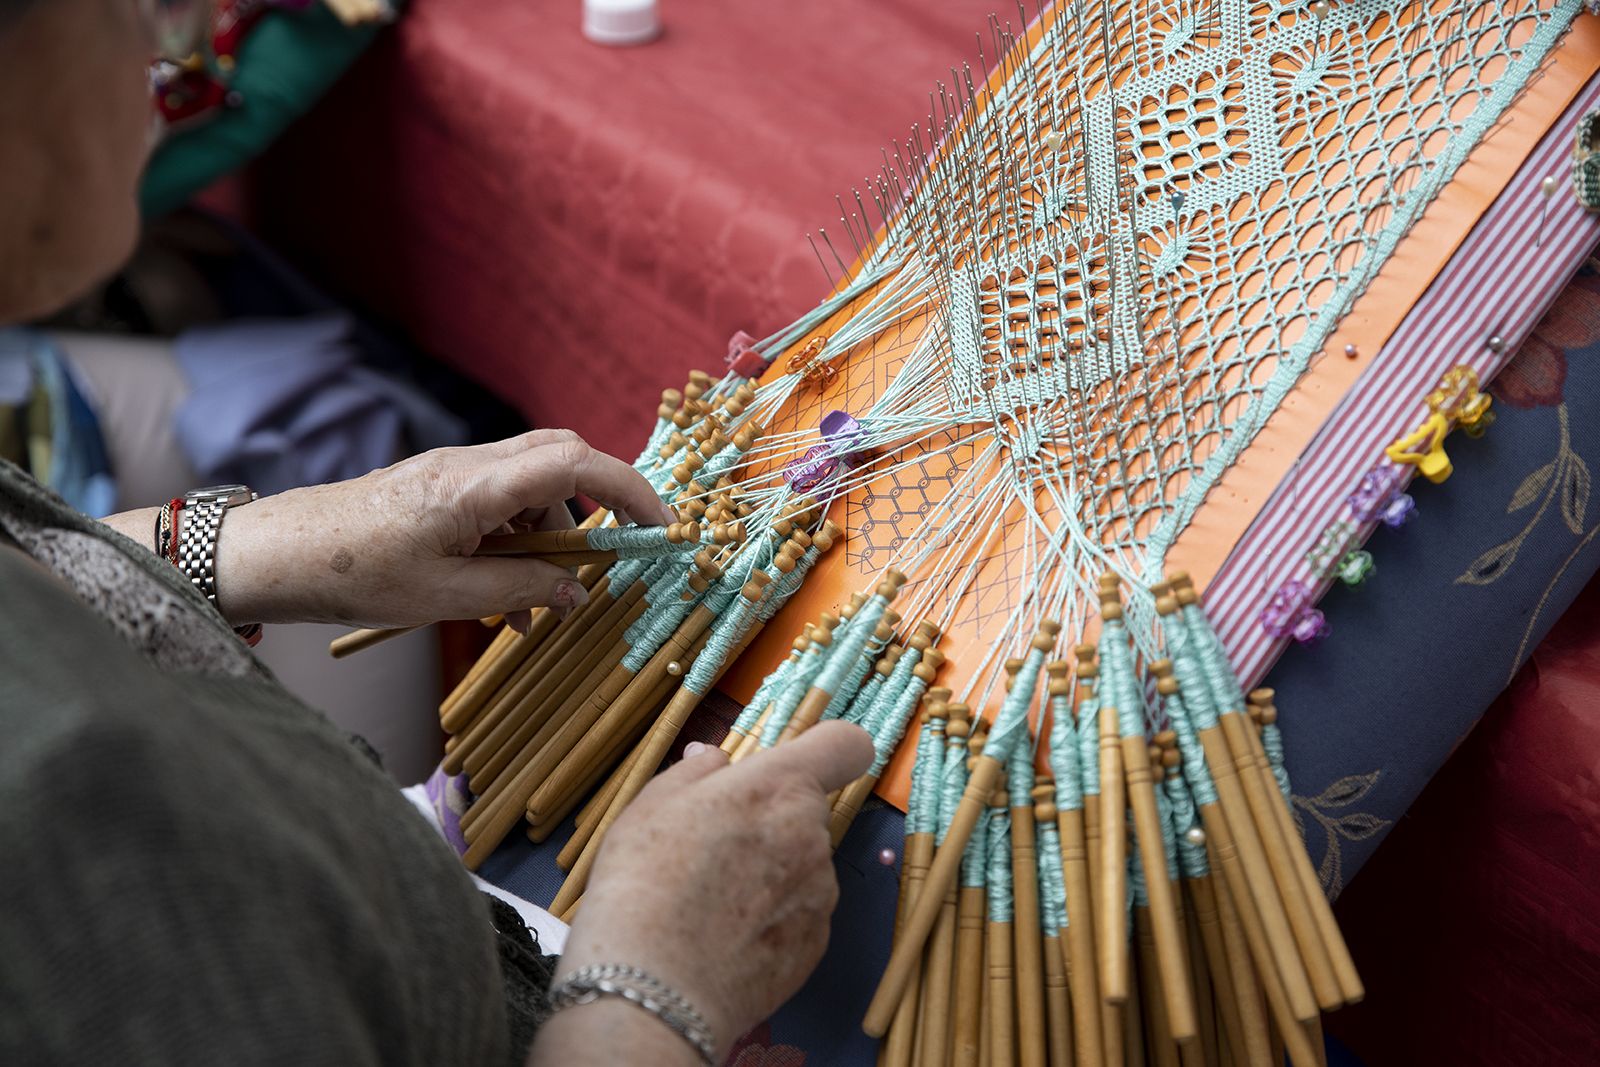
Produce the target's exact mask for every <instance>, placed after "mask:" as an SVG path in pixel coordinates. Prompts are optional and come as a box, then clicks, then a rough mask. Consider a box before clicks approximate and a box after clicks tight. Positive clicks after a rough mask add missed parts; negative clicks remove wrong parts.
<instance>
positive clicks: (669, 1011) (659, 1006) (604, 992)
mask: <svg viewBox="0 0 1600 1067" xmlns="http://www.w3.org/2000/svg"><path fill="white" fill-rule="evenodd" d="M548 996H549V1001H550V1009H551V1010H552V1011H560V1010H561V1009H562V1008H570V1007H572V1006H573V1005H574V1004H592V1003H594V1002H595V1001H597V1000H599V999H600V998H601V997H621V998H622V999H623V1000H626V1001H627V1002H628V1003H630V1004H634V1005H637V1006H638V1007H641V1008H643V1009H644V1010H645V1011H647V1012H649V1013H650V1014H651V1015H654V1016H655V1017H656V1018H657V1019H660V1020H661V1021H662V1022H663V1023H665V1024H666V1025H667V1026H668V1027H670V1028H671V1029H672V1032H673V1033H675V1034H677V1035H678V1036H679V1037H681V1038H683V1039H684V1040H685V1041H687V1042H689V1044H690V1045H692V1046H694V1050H695V1051H696V1052H698V1053H700V1059H701V1060H702V1061H703V1062H704V1063H706V1064H707V1065H708V1067H716V1062H717V1058H716V1049H717V1046H716V1044H715V1043H714V1042H712V1040H711V1027H709V1026H708V1025H706V1020H705V1017H704V1016H702V1015H701V1014H700V1013H699V1012H698V1011H695V1009H694V1007H693V1006H692V1005H691V1004H690V1003H689V1002H688V1001H687V1000H684V999H683V997H682V996H680V995H679V994H678V993H677V992H675V991H674V990H673V989H672V988H671V987H669V986H668V985H666V984H665V983H663V982H662V981H661V980H660V979H659V978H656V977H655V976H654V975H651V974H649V973H648V972H645V971H641V970H640V969H639V968H637V967H630V966H628V965H627V964H625V963H593V964H590V965H589V966H587V967H580V968H579V969H578V970H576V971H573V972H572V973H571V974H569V975H567V976H566V977H565V978H563V979H562V980H561V981H559V982H557V983H555V984H554V985H552V986H551V987H550V992H549V994H548Z"/></svg>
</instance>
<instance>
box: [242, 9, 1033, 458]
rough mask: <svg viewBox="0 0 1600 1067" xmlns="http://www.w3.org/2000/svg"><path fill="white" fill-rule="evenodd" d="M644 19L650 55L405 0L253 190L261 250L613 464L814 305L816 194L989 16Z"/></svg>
mask: <svg viewBox="0 0 1600 1067" xmlns="http://www.w3.org/2000/svg"><path fill="white" fill-rule="evenodd" d="M662 7H663V10H664V20H665V23H666V27H667V31H666V34H665V36H664V37H663V38H662V39H661V40H659V41H658V42H656V43H654V44H651V45H648V46H645V47H642V48H625V49H613V48H602V47H598V46H595V45H591V44H589V43H587V42H586V41H585V40H584V39H583V38H582V36H581V35H580V33H579V11H580V4H579V2H578V0H562V2H560V3H552V2H541V3H494V4H484V3H479V2H474V0H415V2H414V3H413V5H412V8H411V11H410V12H409V14H408V15H407V16H406V18H405V19H404V20H402V22H401V24H400V25H399V26H398V27H397V28H396V29H395V31H394V32H393V33H392V34H391V35H389V36H388V38H387V39H386V40H384V41H383V42H381V43H380V44H379V46H378V47H377V48H376V49H375V51H374V53H373V54H372V55H370V56H368V57H367V58H366V59H365V60H364V61H363V62H362V63H361V64H360V65H359V66H358V67H357V68H356V70H355V71H353V72H352V74H351V75H350V76H349V77H347V78H346V79H345V80H344V82H343V83H342V84H341V85H340V86H339V88H338V89H337V90H336V91H335V92H334V93H333V94H332V95H331V96H330V98H329V99H328V100H327V101H326V102H325V103H324V104H323V105H322V106H321V107H319V108H318V109H317V111H316V112H315V114H314V115H313V116H311V117H310V118H309V119H308V120H306V121H304V122H303V123H301V124H300V125H299V126H298V127H296V129H295V130H294V131H292V133H291V134H290V135H289V136H288V137H287V138H286V139H285V141H284V142H283V143H282V144H281V145H280V146H279V147H278V148H277V149H275V150H274V151H273V152H272V153H271V155H270V156H269V158H268V159H267V161H266V162H265V163H264V164H263V166H262V167H261V168H260V169H259V170H258V171H257V174H256V178H257V183H256V185H255V197H254V199H255V205H254V206H255V210H256V218H257V222H258V224H259V225H260V227H261V229H262V230H263V232H264V235H265V236H266V237H267V238H268V239H269V240H270V241H272V242H273V243H274V244H276V245H278V246H280V247H281V248H283V249H285V250H286V251H288V252H289V253H290V254H291V255H292V257H293V258H295V259H296V260H298V261H299V263H300V264H301V265H302V266H303V267H305V268H306V269H307V270H308V271H309V272H310V273H311V274H312V275H313V276H315V277H317V278H319V279H320V280H322V281H323V282H325V283H329V284H330V285H331V287H332V288H333V289H334V291H335V292H336V293H338V294H339V295H341V296H344V297H346V298H349V299H351V300H353V301H354V302H355V303H357V304H358V305H361V306H363V307H365V308H367V309H368V310H371V311H374V312H376V313H377V314H378V315H379V316H380V317H387V318H389V319H391V320H393V321H394V322H395V323H397V324H398V325H400V326H402V327H404V328H405V329H407V330H408V331H409V332H410V333H411V334H412V336H413V337H414V338H415V339H416V340H417V341H418V342H420V343H421V344H422V345H423V346H424V347H425V348H427V349H428V350H430V351H432V352H434V353H435V354H437V355H439V356H440V357H442V358H443V359H445V360H447V361H449V362H451V363H453V364H455V365H456V366H458V367H459V368H461V369H463V370H464V371H466V372H467V373H469V374H470V375H472V376H473V377H475V378H477V379H478V380H480V381H482V382H484V383H485V384H487V385H489V386H490V387H491V388H492V389H494V390H495V391H497V392H498V393H499V394H501V395H502V396H504V397H505V398H507V399H508V400H510V401H511V402H512V403H514V404H515V405H516V406H517V407H519V408H520V409H521V410H522V411H523V412H524V413H525V414H526V415H527V416H528V418H529V419H530V420H532V421H533V422H534V423H535V424H536V425H541V426H569V427H572V428H573V429H576V430H578V431H579V432H581V433H583V434H584V435H585V436H586V437H588V438H589V439H590V440H591V442H593V443H594V444H596V445H598V446H600V447H604V448H607V449H609V450H612V451H616V452H620V453H627V454H629V455H630V458H631V454H632V453H636V452H637V450H638V448H639V446H640V444H641V440H642V436H643V434H644V432H645V430H646V429H647V428H648V426H649V425H650V422H651V420H652V418H653V416H654V410H655V406H656V404H657V403H659V397H660V391H661V389H663V388H665V387H668V386H676V385H681V384H682V382H683V380H684V377H685V375H686V372H687V371H688V369H689V368H690V367H695V366H703V367H707V368H708V369H714V370H720V365H721V363H720V361H721V355H722V353H723V352H724V351H725V349H726V343H727V338H728V336H729V335H730V334H731V333H732V332H733V331H734V330H736V329H745V330H748V331H750V332H751V333H754V334H756V335H757V336H760V335H762V334H764V333H765V332H769V331H771V330H773V329H776V328H777V327H779V326H781V325H783V324H785V323H787V322H789V321H791V320H792V319H793V318H795V317H796V316H797V315H798V314H800V313H801V312H803V311H804V310H805V309H806V308H807V307H809V306H811V305H813V304H815V303H816V302H817V300H818V299H820V298H821V297H822V296H823V295H824V293H825V292H826V291H827V288H828V281H827V279H826V277H825V276H824V274H823V270H822V268H821V267H820V266H819V265H818V263H817V260H816V257H815V256H814V255H813V254H812V251H811V248H810V246H809V245H807V243H806V240H805V234H806V233H807V232H808V231H810V232H815V229H816V227H817V225H818V224H821V225H823V226H826V227H827V229H828V231H829V233H830V235H832V236H833V239H834V242H835V246H836V247H838V246H839V244H840V242H841V241H842V242H843V244H844V247H840V248H839V252H840V255H842V256H844V257H845V258H846V259H848V258H850V256H851V255H852V250H851V249H850V248H849V242H848V241H847V240H844V238H843V234H842V233H840V232H838V230H839V228H838V227H837V226H833V225H829V222H830V220H832V219H834V218H836V217H837V215H838V208H837V207H836V206H835V204H834V201H833V197H834V194H836V193H838V194H847V193H848V190H849V188H850V186H851V185H852V184H856V185H859V184H860V183H861V182H862V179H863V177H864V176H865V175H866V174H868V173H872V172H875V171H876V170H877V167H878V166H879V149H880V147H882V146H884V145H885V144H887V143H888V141H889V139H890V138H891V137H894V136H896V135H902V134H904V133H905V132H906V131H907V130H908V129H909V127H910V125H911V123H912V122H914V121H919V120H924V117H925V116H926V114H927V110H928V91H929V90H930V89H931V88H932V87H933V84H934V81H935V79H941V78H942V79H943V80H944V81H945V82H946V83H948V82H949V80H950V78H949V73H948V69H949V67H950V66H951V65H952V64H957V65H959V63H960V62H961V60H962V59H964V58H971V59H973V60H974V61H975V60H976V51H977V42H976V40H975V38H974V31H976V30H978V29H980V28H981V27H983V26H984V24H985V23H984V20H985V18H986V17H987V15H988V13H989V12H990V11H992V10H995V5H994V4H993V2H992V0H940V2H939V3H937V4H932V3H926V2H923V0H876V2H874V3H870V4H865V3H860V2H859V0H807V2H805V3H788V4H780V3H776V2H751V0H695V2H693V3H672V2H670V0H669V2H667V3H664V4H663V5H662ZM1011 17H1012V19H1013V20H1015V19H1016V15H1015V12H1014V10H1013V13H1012V15H1011ZM985 41H986V42H987V35H985ZM985 50H986V51H988V50H989V47H988V45H987V43H986V44H985ZM863 199H865V196H863ZM847 201H848V197H847ZM819 244H820V242H819ZM824 255H826V251H824ZM830 263H831V259H830ZM834 269H835V272H836V273H837V267H835V268H834Z"/></svg>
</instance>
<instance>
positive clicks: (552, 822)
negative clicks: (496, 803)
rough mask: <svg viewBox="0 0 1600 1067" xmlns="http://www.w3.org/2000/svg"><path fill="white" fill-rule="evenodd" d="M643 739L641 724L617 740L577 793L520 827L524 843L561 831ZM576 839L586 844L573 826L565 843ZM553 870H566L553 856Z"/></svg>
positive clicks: (584, 836) (583, 835)
mask: <svg viewBox="0 0 1600 1067" xmlns="http://www.w3.org/2000/svg"><path fill="white" fill-rule="evenodd" d="M643 737H644V723H640V724H639V725H638V728H637V729H636V730H634V731H633V732H632V733H629V734H627V735H624V736H622V737H619V738H618V739H617V745H616V749H615V750H614V751H613V752H611V753H608V758H607V760H606V761H605V762H602V763H596V764H594V765H593V766H592V767H591V768H590V770H589V773H588V774H587V775H585V776H584V778H583V780H582V781H580V782H579V783H578V789H577V791H575V792H574V793H572V794H571V795H570V796H568V797H567V798H566V799H565V800H564V801H562V802H561V804H559V805H558V806H557V807H556V809H555V810H554V811H551V812H549V813H548V814H546V815H545V816H544V821H541V822H535V821H534V820H533V819H532V818H531V817H528V818H527V819H526V822H525V824H524V826H523V830H524V832H525V833H526V834H527V837H528V840H529V841H532V842H533V843H534V844H536V845H538V844H543V843H544V842H545V841H547V840H549V838H550V835H551V834H553V833H555V832H556V830H558V829H559V828H560V827H561V824H562V823H563V822H565V821H566V818H567V816H568V815H571V814H572V813H573V812H574V811H578V810H579V809H580V806H581V805H582V804H583V802H584V800H585V798H589V797H592V796H594V795H598V793H599V791H600V790H602V789H603V788H604V787H605V783H606V782H607V781H608V780H609V779H610V777H611V772H612V771H614V770H615V769H616V768H615V767H614V766H613V762H614V761H615V760H617V758H618V757H621V758H622V759H624V760H625V759H626V756H627V754H628V753H631V752H632V751H633V749H634V748H635V747H636V746H637V744H638V742H639V741H640V740H641V739H643ZM574 822H575V823H576V820H574ZM592 828H593V827H592V824H591V827H590V829H591V830H592ZM580 838H581V839H582V840H583V841H587V840H588V833H587V832H585V830H584V828H583V827H582V826H577V825H574V828H573V833H572V837H571V838H570V839H568V842H567V843H568V844H571V842H572V841H573V840H577V839H580ZM582 847H583V845H582V844H581V843H580V844H578V845H577V846H575V851H576V850H577V849H581V848H582ZM556 866H558V867H560V868H561V869H562V870H566V869H567V868H566V867H565V866H563V865H562V863H561V860H560V856H559V854H558V856H557V860H556Z"/></svg>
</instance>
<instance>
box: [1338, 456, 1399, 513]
mask: <svg viewBox="0 0 1600 1067" xmlns="http://www.w3.org/2000/svg"><path fill="white" fill-rule="evenodd" d="M1397 495H1400V468H1398V467H1387V466H1379V467H1373V468H1372V469H1371V470H1369V471H1368V472H1367V473H1365V474H1363V475H1362V476H1361V481H1360V483H1359V484H1357V485H1356V488H1355V491H1354V492H1353V493H1351V494H1350V495H1349V496H1348V497H1346V498H1345V500H1346V502H1348V503H1349V505H1350V511H1351V513H1352V514H1353V515H1355V517H1356V519H1357V520H1358V521H1360V522H1363V523H1367V522H1376V521H1378V519H1379V518H1380V517H1381V516H1382V515H1383V512H1384V510H1385V509H1386V508H1388V507H1389V505H1390V503H1391V502H1392V501H1393V500H1394V499H1395V497H1396V496H1397Z"/></svg>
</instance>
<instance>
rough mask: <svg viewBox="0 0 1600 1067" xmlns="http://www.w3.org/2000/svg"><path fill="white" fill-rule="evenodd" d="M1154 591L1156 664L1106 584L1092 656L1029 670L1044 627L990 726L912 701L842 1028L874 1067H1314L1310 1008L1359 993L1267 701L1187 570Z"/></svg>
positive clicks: (937, 704)
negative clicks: (1239, 666)
mask: <svg viewBox="0 0 1600 1067" xmlns="http://www.w3.org/2000/svg"><path fill="white" fill-rule="evenodd" d="M1152 592H1153V593H1154V595H1155V599H1156V608H1157V612H1158V615H1159V617H1160V619H1161V624H1162V628H1163V634H1164V637H1165V644H1166V647H1165V650H1164V651H1165V654H1166V658H1163V659H1158V660H1154V661H1152V662H1149V663H1148V664H1147V665H1146V668H1145V671H1143V672H1140V671H1137V670H1136V669H1135V666H1134V665H1135V657H1134V655H1133V652H1132V649H1131V646H1130V643H1129V640H1128V635H1127V631H1126V629H1125V627H1124V626H1123V623H1122V603H1121V598H1120V591H1119V583H1118V581H1117V580H1116V579H1115V578H1114V577H1110V576H1108V577H1107V578H1106V579H1104V580H1103V581H1102V585H1101V620H1102V625H1101V632H1100V636H1099V643H1098V647H1097V646H1096V645H1080V646H1078V647H1077V649H1076V650H1075V652H1076V657H1077V662H1076V664H1071V663H1068V662H1065V661H1059V660H1058V661H1054V662H1042V661H1043V658H1044V656H1045V655H1047V654H1048V653H1049V652H1050V651H1052V650H1053V649H1054V647H1055V644H1056V637H1057V630H1058V628H1057V627H1054V626H1053V625H1052V624H1045V625H1043V626H1041V628H1040V631H1039V634H1038V635H1037V636H1036V637H1035V639H1034V642H1033V645H1032V648H1031V650H1030V654H1029V657H1028V658H1027V659H1019V660H1012V661H1010V662H1009V663H1008V664H1007V670H1008V674H1009V687H1008V692H1007V697H1006V703H1005V705H1004V706H1003V707H1002V709H1001V710H1000V711H999V712H998V713H997V714H996V716H995V717H994V720H993V722H992V724H986V723H984V722H982V721H979V722H971V721H970V714H971V713H970V710H969V709H968V708H967V706H966V705H964V704H961V703H956V702H951V701H950V693H949V692H948V691H947V690H943V689H938V688H935V689H930V690H929V691H928V693H927V694H926V696H925V697H924V700H923V711H922V724H923V725H922V730H923V734H922V737H921V739H920V742H919V747H918V761H917V765H916V770H915V771H914V774H913V780H912V796H911V802H910V811H909V812H908V815H907V823H906V830H907V836H906V843H905V850H904V853H903V856H904V859H903V868H902V879H901V897H900V905H899V909H898V913H897V916H896V936H895V946H894V950H893V953H892V955H891V958H890V960H889V963H888V966H887V968H886V969H885V973H884V977H883V980H882V982H881V984H880V986H879V988H878V992H877V995H876V996H875V997H874V999H873V1002H872V1004H871V1006H870V1007H869V1009H868V1012H867V1015H866V1018H865V1020H864V1022H863V1026H864V1028H865V1029H866V1031H867V1032H868V1033H869V1034H871V1035H874V1036H878V1037H883V1038H885V1042H884V1044H883V1046H882V1051H881V1053H880V1060H879V1062H880V1063H882V1064H888V1065H892V1067H904V1065H910V1064H917V1065H921V1064H944V1063H956V1064H963V1065H965V1064H993V1065H996V1067H998V1065H1001V1064H1012V1063H1018V1064H1022V1065H1024V1067H1046V1065H1048V1067H1102V1065H1104V1067H1111V1065H1116V1067H1124V1065H1131V1064H1151V1065H1157V1067H1179V1065H1182V1067H1193V1065H1219V1067H1232V1065H1241V1067H1273V1065H1276V1064H1281V1063H1283V1062H1284V1057H1285V1055H1287V1056H1288V1058H1289V1060H1290V1062H1292V1063H1294V1064H1295V1065H1296V1067H1313V1065H1317V1064H1320V1063H1322V1062H1323V1056H1324V1053H1323V1046H1322V1040H1321V1031H1320V1021H1319V1020H1320V1014H1319V1013H1320V1011H1324V1010H1333V1009H1335V1008H1338V1007H1340V1006H1342V1005H1344V1004H1347V1003H1353V1002H1355V1001H1356V1000H1359V999H1360V998H1361V996H1362V987H1361V982H1360V979H1359V977H1358V976H1357V975H1356V972H1355V968H1354V965H1353V963H1352V962H1351V959H1350V956H1349V953H1348V951H1347V950H1346V948H1345V945H1344V941H1343V939H1342V937H1341V936H1340V934H1339V931H1338V928H1337V925H1336V924H1335V922H1334V919H1333V915H1332V911H1331V909H1330V908H1329V907H1328V903H1327V899H1326V897H1325V896H1324V894H1323V891H1322V887H1321V883H1320V881H1319V880H1318V878H1317V875H1316V872H1315V870H1314V868H1313V867H1312V864H1311V861H1310V859H1309V857H1308V856H1307V854H1306V851H1305V847H1304V843H1303V841H1302V840H1301V837H1300V835H1299V832H1298V830H1297V828H1296V825H1295V822H1294V819H1293V816H1292V814H1291V810H1290V803H1289V799H1288V785H1287V778H1286V776H1285V774H1284V772H1283V768H1282V762H1281V754H1282V750H1281V743H1280V740H1279V738H1278V735H1277V726H1276V720H1277V713H1276V709H1275V708H1274V706H1273V703H1272V692H1271V690H1257V691H1255V692H1253V693H1251V694H1249V696H1248V697H1246V696H1245V695H1244V694H1243V693H1242V692H1241V691H1240V689H1239V686H1238V683H1237V681H1236V679H1235V678H1234V676H1233V674H1232V672H1231V670H1230V669H1229V668H1228V666H1227V663H1226V660H1225V658H1224V657H1223V655H1222V650H1221V646H1220V644H1219V643H1218V642H1217V640H1216V637H1215V634H1214V633H1213V632H1212V630H1211V628H1210V625H1209V623H1208V622H1207V621H1206V619H1205V617H1204V615H1203V613H1202V612H1201V611H1200V608H1199V603H1198V598H1197V596H1196V594H1195V590H1194V588H1193V586H1192V584H1191V583H1190V582H1189V580H1188V578H1187V576H1186V575H1182V574H1175V575H1173V576H1172V577H1171V578H1170V580H1169V581H1167V582H1163V583H1161V584H1159V585H1158V586H1156V587H1155V588H1154V589H1153V590H1152ZM1041 676H1043V677H1044V678H1047V679H1048V681H1047V683H1046V684H1043V685H1041V684H1040V681H1041ZM1151 682H1153V688H1154V690H1155V691H1156V693H1157V694H1158V697H1159V700H1160V708H1159V714H1156V715H1151V714H1147V709H1146V698H1145V693H1146V687H1147V684H1149V683H1151ZM1036 696H1037V697H1039V698H1041V699H1038V700H1035V697H1036ZM1029 704H1039V705H1040V711H1039V714H1038V715H1037V717H1036V721H1037V722H1038V723H1039V724H1040V725H1039V730H1040V731H1041V738H1042V737H1043V735H1044V731H1046V730H1048V740H1049V745H1048V746H1046V747H1041V748H1039V750H1038V751H1037V752H1036V751H1035V746H1034V744H1033V743H1032V738H1031V737H1030V735H1029V733H1028V726H1027V723H1028V714H1029V713H1028V710H1027V709H1028V705H1029ZM1151 722H1155V723H1158V724H1161V723H1163V722H1164V725H1165V728H1164V729H1160V730H1159V731H1157V732H1154V733H1153V734H1151V733H1148V732H1147V731H1148V725H1147V724H1148V723H1151ZM1019 724H1020V729H1019ZM1046 724H1048V726H1046ZM1001 734H1004V735H1005V736H1004V737H1001V736H1000V735H1001ZM997 740H998V742H999V743H998V744H997V743H996V741H997ZM1046 752H1047V753H1048V756H1047V758H1045V759H1042V760H1041V759H1040V758H1039V756H1040V755H1041V754H1043V753H1046ZM941 755H942V756H943V758H942V761H941ZM1041 765H1042V766H1044V767H1047V768H1048V770H1049V773H1048V774H1037V776H1036V769H1037V767H1039V766H1041Z"/></svg>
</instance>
